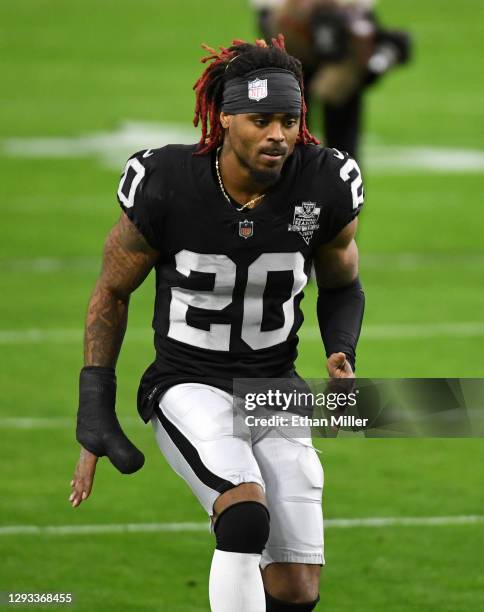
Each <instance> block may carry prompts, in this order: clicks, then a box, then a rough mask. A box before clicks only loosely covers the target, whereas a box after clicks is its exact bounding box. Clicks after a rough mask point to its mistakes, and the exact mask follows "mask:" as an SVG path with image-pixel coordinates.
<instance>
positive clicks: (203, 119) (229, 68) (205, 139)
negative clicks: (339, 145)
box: [193, 34, 319, 155]
mask: <svg viewBox="0 0 484 612" xmlns="http://www.w3.org/2000/svg"><path fill="white" fill-rule="evenodd" d="M202 47H203V49H205V50H206V51H208V52H209V55H207V56H205V57H203V58H202V59H201V62H202V63H203V64H205V63H208V62H210V63H209V65H208V66H207V68H205V70H204V72H203V74H202V76H201V77H200V78H199V79H198V81H197V82H196V83H195V85H194V86H193V89H194V90H195V95H196V105H195V117H194V118H193V125H194V126H195V127H197V126H198V124H199V123H201V127H202V135H201V138H200V141H199V145H200V146H199V148H198V150H197V152H196V154H197V155H203V154H204V153H209V152H210V151H212V150H213V149H216V148H217V147H219V146H220V145H221V144H222V141H223V134H224V129H223V127H222V125H221V123H220V118H219V114H220V108H221V105H222V99H223V91H224V85H225V83H226V82H227V81H229V80H230V79H233V78H235V77H238V76H244V75H245V74H247V73H248V72H251V71H252V70H258V69H260V68H281V69H283V70H289V71H290V72H292V73H293V74H294V76H295V77H296V79H297V81H298V83H299V87H300V88H301V95H302V104H301V117H300V124H299V135H298V140H297V141H298V142H301V143H303V144H309V143H313V144H319V141H318V140H317V139H316V138H315V137H314V136H313V135H312V134H311V133H310V132H309V130H308V128H307V126H306V113H307V108H306V103H305V101H304V85H303V74H302V66H301V62H300V61H299V60H298V59H296V58H295V57H292V55H289V53H287V51H286V48H285V46H284V36H283V35H282V34H279V35H278V36H277V38H273V39H272V41H271V44H270V45H268V44H267V43H266V41H265V40H256V41H255V44H254V45H252V44H249V43H247V42H245V41H243V40H234V41H233V43H232V46H230V47H228V48H225V47H220V51H216V50H215V49H212V48H211V47H208V46H207V45H202Z"/></svg>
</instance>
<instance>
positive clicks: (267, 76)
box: [222, 68, 301, 115]
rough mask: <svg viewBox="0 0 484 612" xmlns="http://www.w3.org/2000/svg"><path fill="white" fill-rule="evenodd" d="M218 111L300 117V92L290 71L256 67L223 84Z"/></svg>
mask: <svg viewBox="0 0 484 612" xmlns="http://www.w3.org/2000/svg"><path fill="white" fill-rule="evenodd" d="M222 111H223V112H224V113H227V114H228V115H239V114H241V113H287V114H290V115H299V114H301V89H300V87H299V83H298V81H297V79H296V77H295V76H294V74H293V73H292V72H290V71H289V70H284V69H282V68H260V69H258V70H253V71H252V72H249V73H247V74H245V75H244V76H243V77H235V78H234V79H230V80H229V81H227V82H226V84H225V88H224V97H223V102H222Z"/></svg>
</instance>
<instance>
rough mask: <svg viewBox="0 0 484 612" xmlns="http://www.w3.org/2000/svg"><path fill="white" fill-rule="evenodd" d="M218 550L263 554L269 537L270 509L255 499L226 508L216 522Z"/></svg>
mask: <svg viewBox="0 0 484 612" xmlns="http://www.w3.org/2000/svg"><path fill="white" fill-rule="evenodd" d="M214 531H215V536H216V539H217V546H216V548H217V549H218V550H225V551H226V552H238V553H257V554H259V555H260V554H261V553H262V551H263V550H264V546H265V545H266V542H267V538H268V537H269V511H268V510H267V508H266V507H265V506H264V505H263V504H261V503H259V502H255V501H243V502H238V503H237V504H233V505H232V506H229V507H228V508H226V509H225V510H224V511H223V512H222V513H221V514H220V515H219V517H218V518H217V522H216V523H215V528H214Z"/></svg>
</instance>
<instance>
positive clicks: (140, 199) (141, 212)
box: [117, 149, 164, 250]
mask: <svg viewBox="0 0 484 612" xmlns="http://www.w3.org/2000/svg"><path fill="white" fill-rule="evenodd" d="M155 161H156V152H151V151H150V149H148V150H147V151H140V152H139V153H135V154H134V155H132V156H131V157H130V158H129V159H128V161H127V162H126V166H125V168H124V172H123V174H122V175H121V178H120V181H119V187H118V191H117V198H118V202H119V205H120V206H121V208H122V210H123V211H124V212H125V213H126V215H127V217H128V218H129V219H130V221H132V222H133V223H134V225H135V226H136V227H137V228H138V230H139V231H140V232H141V234H142V235H143V236H144V238H145V239H146V241H147V242H148V244H149V245H150V246H151V247H152V248H154V249H157V250H161V235H162V230H163V210H164V206H163V190H162V188H161V185H160V177H159V169H158V168H157V166H156V163H155Z"/></svg>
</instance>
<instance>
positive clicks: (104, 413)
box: [69, 213, 159, 508]
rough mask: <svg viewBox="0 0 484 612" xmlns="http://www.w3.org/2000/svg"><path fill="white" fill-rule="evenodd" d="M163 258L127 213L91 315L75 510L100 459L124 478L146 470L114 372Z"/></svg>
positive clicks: (112, 242) (107, 253) (109, 249)
mask: <svg viewBox="0 0 484 612" xmlns="http://www.w3.org/2000/svg"><path fill="white" fill-rule="evenodd" d="M158 256H159V253H158V251H155V250H154V249H152V248H151V247H150V245H149V244H148V243H147V242H146V240H145V239H144V237H143V236H142V235H141V234H140V232H139V231H138V230H137V229H136V227H135V226H134V225H133V224H132V223H131V221H130V220H129V219H128V217H127V216H126V215H125V214H124V213H123V214H122V215H121V218H120V219H119V221H118V223H117V224H116V225H115V226H114V227H113V229H112V230H111V232H110V233H109V235H108V237H107V239H106V242H105V245H104V254H103V265H102V270H101V274H100V276H99V279H98V281H97V283H96V286H95V287H94V291H93V293H92V296H91V299H90V301H89V307H88V311H87V318H86V330H85V336H84V365H85V367H84V368H83V371H82V372H81V382H80V398H79V411H78V420H77V434H76V435H77V439H78V441H79V442H80V443H81V454H80V457H79V460H78V462H77V465H76V469H75V472H74V476H73V478H72V480H71V495H70V497H69V501H70V503H71V505H72V506H73V507H74V508H75V507H77V506H79V504H81V503H82V502H83V501H84V500H85V499H87V498H88V497H89V495H90V493H91V490H92V485H93V482H94V474H95V472H96V464H97V460H98V457H100V456H102V455H107V456H108V457H109V459H110V460H111V462H112V463H113V465H115V466H116V467H117V468H118V469H119V470H120V471H121V472H123V473H131V472H133V471H136V470H137V469H139V468H140V467H141V466H142V465H143V462H144V456H143V454H142V453H141V452H140V451H139V450H138V449H137V448H136V447H135V446H134V445H133V444H132V443H131V442H130V440H129V439H128V438H127V437H126V436H125V434H124V432H123V431H122V429H121V426H120V424H119V421H118V420H117V418H116V415H115V411H114V403H115V396H116V377H115V374H114V367H115V365H116V361H117V359H118V355H119V351H120V349H121V344H122V342H123V338H124V333H125V331H126V324H127V321H128V305H129V298H130V295H131V293H133V291H134V290H135V289H136V288H137V287H139V286H140V285H141V283H142V282H143V281H144V279H145V278H146V277H147V276H148V274H149V272H150V270H151V268H152V267H153V266H154V264H155V262H156V260H157V258H158ZM86 366H87V368H86ZM88 449H89V450H88Z"/></svg>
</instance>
